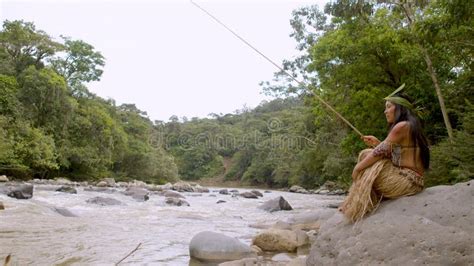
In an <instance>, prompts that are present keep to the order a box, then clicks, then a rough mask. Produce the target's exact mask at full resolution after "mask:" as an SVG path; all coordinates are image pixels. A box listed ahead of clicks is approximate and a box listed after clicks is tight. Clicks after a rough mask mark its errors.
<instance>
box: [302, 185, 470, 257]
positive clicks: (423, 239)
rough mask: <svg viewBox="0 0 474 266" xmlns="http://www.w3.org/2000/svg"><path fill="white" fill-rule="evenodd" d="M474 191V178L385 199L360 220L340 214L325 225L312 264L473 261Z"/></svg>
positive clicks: (316, 244) (315, 243)
mask: <svg viewBox="0 0 474 266" xmlns="http://www.w3.org/2000/svg"><path fill="white" fill-rule="evenodd" d="M473 194H474V181H473V180H471V181H469V182H466V183H458V184H456V185H453V186H437V187H432V188H428V189H426V190H424V191H423V192H421V193H419V194H416V195H414V196H410V197H402V198H399V199H395V200H390V201H385V202H382V204H381V205H380V207H379V208H378V209H377V210H376V211H375V212H374V213H373V214H372V215H369V216H368V217H366V218H365V219H363V220H362V221H360V222H358V223H356V224H351V223H348V222H347V220H346V219H345V217H344V216H343V215H342V214H341V213H339V212H335V214H334V215H333V216H332V217H331V218H329V219H328V220H327V221H326V222H324V223H322V225H321V230H320V233H319V235H318V237H317V238H316V241H315V242H314V244H313V246H312V248H311V251H310V254H309V256H308V258H307V264H308V265H353V264H364V265H377V264H385V265H413V264H416V265H424V264H426V265H468V264H471V263H472V262H473V261H474V255H473V254H474V250H473V246H472V232H474V223H473V220H474V217H473V211H472V199H473Z"/></svg>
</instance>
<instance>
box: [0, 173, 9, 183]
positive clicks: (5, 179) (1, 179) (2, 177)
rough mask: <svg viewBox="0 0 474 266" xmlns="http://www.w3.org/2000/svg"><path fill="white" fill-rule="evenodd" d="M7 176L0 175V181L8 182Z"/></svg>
mask: <svg viewBox="0 0 474 266" xmlns="http://www.w3.org/2000/svg"><path fill="white" fill-rule="evenodd" d="M8 181H10V180H8V177H7V176H6V175H0V182H8Z"/></svg>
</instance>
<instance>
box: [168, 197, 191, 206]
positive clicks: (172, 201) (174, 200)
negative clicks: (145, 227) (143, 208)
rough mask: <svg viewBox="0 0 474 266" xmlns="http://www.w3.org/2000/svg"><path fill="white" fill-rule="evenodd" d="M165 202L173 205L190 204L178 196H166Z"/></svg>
mask: <svg viewBox="0 0 474 266" xmlns="http://www.w3.org/2000/svg"><path fill="white" fill-rule="evenodd" d="M165 202H166V204H169V205H174V206H190V205H189V203H188V202H187V201H185V200H183V199H179V198H166V199H165Z"/></svg>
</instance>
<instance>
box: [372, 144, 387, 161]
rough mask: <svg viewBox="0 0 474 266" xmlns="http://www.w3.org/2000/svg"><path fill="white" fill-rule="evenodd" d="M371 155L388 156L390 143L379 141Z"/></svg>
mask: <svg viewBox="0 0 474 266" xmlns="http://www.w3.org/2000/svg"><path fill="white" fill-rule="evenodd" d="M372 155H373V156H375V157H382V158H390V155H391V147H390V144H388V143H385V141H383V142H381V143H380V144H379V145H377V147H375V149H374V150H373V151H372Z"/></svg>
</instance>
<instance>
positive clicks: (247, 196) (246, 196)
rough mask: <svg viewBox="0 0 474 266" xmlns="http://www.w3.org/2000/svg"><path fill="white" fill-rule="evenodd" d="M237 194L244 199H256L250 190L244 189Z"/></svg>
mask: <svg viewBox="0 0 474 266" xmlns="http://www.w3.org/2000/svg"><path fill="white" fill-rule="evenodd" d="M239 196H241V197H243V198H246V199H258V196H257V195H255V194H253V193H252V192H249V191H246V192H242V193H240V194H239Z"/></svg>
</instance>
